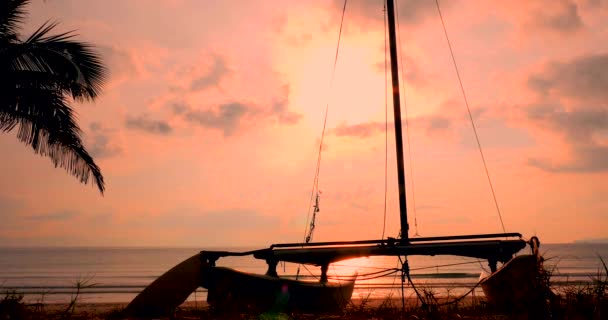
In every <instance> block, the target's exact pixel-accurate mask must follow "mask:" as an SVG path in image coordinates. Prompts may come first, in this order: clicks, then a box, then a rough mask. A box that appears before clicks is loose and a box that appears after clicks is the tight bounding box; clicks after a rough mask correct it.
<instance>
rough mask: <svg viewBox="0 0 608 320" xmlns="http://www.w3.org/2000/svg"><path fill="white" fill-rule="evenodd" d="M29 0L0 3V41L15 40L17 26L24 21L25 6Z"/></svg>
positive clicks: (10, 0)
mask: <svg viewBox="0 0 608 320" xmlns="http://www.w3.org/2000/svg"><path fill="white" fill-rule="evenodd" d="M28 3H29V0H3V1H1V2H0V41H2V42H5V41H14V40H16V39H17V34H18V32H19V25H20V24H21V23H22V22H23V20H25V15H26V12H25V6H26V5H27V4H28Z"/></svg>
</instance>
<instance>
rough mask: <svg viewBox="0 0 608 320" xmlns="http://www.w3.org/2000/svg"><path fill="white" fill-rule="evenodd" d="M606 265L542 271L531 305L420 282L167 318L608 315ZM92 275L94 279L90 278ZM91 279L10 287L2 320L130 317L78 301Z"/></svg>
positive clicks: (0, 308)
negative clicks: (42, 295) (37, 294)
mask: <svg viewBox="0 0 608 320" xmlns="http://www.w3.org/2000/svg"><path fill="white" fill-rule="evenodd" d="M599 259H600V261H601V262H602V266H603V268H602V269H600V270H598V272H597V274H596V275H594V276H593V277H591V279H590V280H591V281H590V282H587V283H574V282H573V283H566V284H565V285H562V284H560V285H559V286H555V285H553V284H552V282H551V274H552V271H547V270H543V272H541V273H540V274H539V277H538V279H537V281H538V283H537V285H539V286H541V287H542V288H545V289H546V290H543V291H541V292H543V294H541V295H540V296H539V297H538V300H536V301H534V303H532V304H529V306H530V305H531V306H532V307H529V308H528V309H526V310H498V309H496V308H494V307H493V306H491V305H489V304H487V303H486V302H485V301H484V300H483V299H480V298H475V297H469V298H467V299H464V300H454V297H451V296H450V292H449V291H448V293H447V297H445V296H443V297H439V295H438V294H437V292H435V291H433V290H432V288H428V287H421V288H420V298H419V299H415V298H411V297H410V298H407V299H406V300H405V301H406V305H405V306H403V305H402V300H401V298H400V297H393V296H389V297H387V298H386V299H384V300H374V299H370V297H369V296H368V297H366V298H364V299H361V300H359V301H358V302H357V303H351V304H349V305H348V307H346V308H345V309H344V310H342V311H340V312H337V313H327V314H305V313H262V314H251V313H242V312H234V313H231V312H226V311H225V310H224V311H222V312H219V311H216V310H214V309H213V308H209V307H207V306H192V305H189V306H184V307H181V308H178V309H177V310H175V312H174V313H173V314H172V315H171V316H170V317H165V318H164V319H247V320H250V319H260V320H283V319H285V320H287V319H290V320H291V319H293V320H299V319H302V320H308V319H354V320H358V319H378V320H379V319H417V320H423V319H428V320H439V319H564V320H567V319H598V320H599V319H608V267H607V265H606V263H605V261H604V260H603V259H602V258H601V257H600V258H599ZM89 280H90V279H89ZM88 283H89V282H87V281H84V282H83V281H79V282H77V283H76V285H75V288H74V295H73V296H72V300H71V301H70V303H68V304H66V305H63V306H55V307H54V308H50V307H48V305H45V304H44V303H42V301H41V302H39V303H33V304H26V303H24V302H23V295H21V294H19V293H18V292H15V291H8V292H5V293H4V296H3V297H2V298H0V320H8V319H11V320H12V319H17V320H18V319H23V320H27V319H57V320H65V319H75V320H79V319H130V318H129V317H126V316H125V315H124V314H123V312H122V309H121V308H117V307H115V308H112V309H108V308H106V310H94V309H92V308H86V307H81V306H80V305H78V297H79V292H80V289H82V288H84V287H86V286H88V285H89V284H88Z"/></svg>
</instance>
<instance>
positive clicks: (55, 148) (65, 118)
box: [0, 88, 105, 194]
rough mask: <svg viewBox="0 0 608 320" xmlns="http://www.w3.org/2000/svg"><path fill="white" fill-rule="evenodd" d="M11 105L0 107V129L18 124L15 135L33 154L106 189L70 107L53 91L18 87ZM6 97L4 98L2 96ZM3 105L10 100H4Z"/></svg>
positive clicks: (8, 129) (99, 187)
mask: <svg viewBox="0 0 608 320" xmlns="http://www.w3.org/2000/svg"><path fill="white" fill-rule="evenodd" d="M15 90H16V91H18V92H17V93H16V94H15V95H14V96H16V97H18V99H16V100H15V101H13V103H11V104H12V106H13V107H12V108H1V109H0V131H4V132H7V131H10V130H12V129H14V128H15V127H17V126H18V131H17V138H18V139H19V140H20V141H21V142H23V143H25V144H27V145H29V146H31V147H32V148H33V150H34V152H35V153H37V154H40V155H42V156H47V157H49V158H50V159H51V161H52V162H53V164H54V165H55V167H62V168H64V169H66V170H67V171H68V172H69V173H70V174H71V175H73V176H75V177H77V178H78V179H79V180H80V181H81V182H82V183H85V184H86V183H88V182H89V180H90V179H93V180H94V182H95V184H96V185H97V187H98V189H99V191H100V192H101V193H102V194H103V192H104V190H105V184H104V179H103V176H102V174H101V170H100V169H99V167H98V166H97V164H96V163H95V162H94V160H93V158H92V157H91V156H90V155H89V153H88V152H87V151H86V150H85V148H84V146H83V144H82V140H81V139H80V134H81V131H80V128H79V127H78V125H77V124H76V121H75V119H74V114H73V110H72V109H71V108H70V106H69V105H68V104H67V103H66V101H65V99H64V98H63V96H62V95H61V94H60V93H59V92H57V91H54V90H48V89H40V88H19V89H15ZM5 98H6V97H5ZM2 103H3V104H5V103H10V101H7V100H6V99H5V100H4V101H2Z"/></svg>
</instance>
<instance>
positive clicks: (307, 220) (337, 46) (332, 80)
mask: <svg viewBox="0 0 608 320" xmlns="http://www.w3.org/2000/svg"><path fill="white" fill-rule="evenodd" d="M347 2H348V0H344V6H343V7H342V17H341V18H340V29H339V31H338V44H337V45H336V54H335V56H334V65H333V69H332V72H331V79H330V82H329V88H330V91H331V88H332V87H333V83H334V78H335V76H336V66H337V64H338V53H339V52H340V40H341V39H342V26H343V25H344V15H345V13H346V3H347ZM328 111H329V102H328V103H327V104H326V105H325V117H324V120H323V130H322V131H321V142H320V143H319V154H318V156H317V167H316V170H315V177H314V180H313V186H312V191H311V193H310V201H309V204H308V214H307V216H306V226H305V229H304V239H306V234H307V232H308V222H309V220H310V209H311V208H312V202H313V199H314V194H315V190H317V191H318V188H319V171H320V169H321V153H322V151H323V140H324V137H325V127H326V125H327V114H328Z"/></svg>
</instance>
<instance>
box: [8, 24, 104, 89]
mask: <svg viewBox="0 0 608 320" xmlns="http://www.w3.org/2000/svg"><path fill="white" fill-rule="evenodd" d="M56 25H57V24H56V23H48V22H47V23H45V24H43V25H42V26H41V27H40V28H39V29H38V30H36V31H35V32H34V33H33V34H32V35H31V36H30V37H29V38H28V39H27V40H26V41H24V42H20V43H11V44H10V45H7V46H6V47H5V48H4V49H3V50H0V60H1V61H4V63H3V64H5V63H10V65H5V66H4V67H2V69H4V70H6V71H36V72H45V73H49V74H52V75H54V76H55V77H56V82H57V83H58V84H59V83H62V84H69V85H68V86H61V88H62V89H63V90H65V91H66V92H67V93H69V94H70V95H71V96H72V97H73V98H74V99H76V100H92V99H94V98H95V97H97V95H98V94H99V92H100V91H101V87H102V86H103V83H104V79H105V77H106V68H105V67H104V66H103V64H102V61H101V58H100V57H99V55H98V54H97V53H96V52H95V50H94V48H93V46H91V45H89V44H87V43H82V42H78V41H73V40H71V39H72V38H73V37H74V36H75V34H74V33H73V32H65V33H61V34H57V35H50V36H49V35H48V33H49V32H50V31H51V30H52V29H53V28H54V27H55V26H56Z"/></svg>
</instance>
